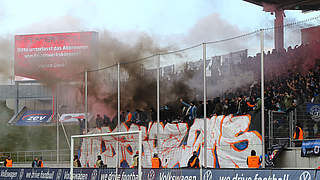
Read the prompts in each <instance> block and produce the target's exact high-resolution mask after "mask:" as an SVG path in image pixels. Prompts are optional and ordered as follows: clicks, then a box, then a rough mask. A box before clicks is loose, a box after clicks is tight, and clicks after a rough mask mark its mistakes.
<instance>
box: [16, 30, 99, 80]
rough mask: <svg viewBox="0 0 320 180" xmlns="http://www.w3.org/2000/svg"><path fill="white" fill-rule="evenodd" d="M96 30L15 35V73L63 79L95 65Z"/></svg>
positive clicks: (36, 77)
mask: <svg viewBox="0 0 320 180" xmlns="http://www.w3.org/2000/svg"><path fill="white" fill-rule="evenodd" d="M97 40H98V33H97V32H72V33H53V34H31V35H16V36H15V75H16V76H22V77H27V78H32V79H37V80H41V79H46V78H56V79H65V78H70V77H71V76H72V75H74V74H76V73H79V72H81V71H83V70H84V68H85V67H87V68H90V67H92V66H94V65H96V64H97V63H98V62H97V61H96V58H94V57H95V54H96V51H95V50H96V47H95V46H96V43H97Z"/></svg>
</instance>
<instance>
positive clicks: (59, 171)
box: [56, 169, 62, 179]
mask: <svg viewBox="0 0 320 180" xmlns="http://www.w3.org/2000/svg"><path fill="white" fill-rule="evenodd" d="M61 174H62V170H61V169H59V170H58V172H57V177H56V179H60V178H61Z"/></svg>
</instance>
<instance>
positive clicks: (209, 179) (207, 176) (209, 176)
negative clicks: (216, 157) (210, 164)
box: [203, 170, 212, 180]
mask: <svg viewBox="0 0 320 180" xmlns="http://www.w3.org/2000/svg"><path fill="white" fill-rule="evenodd" d="M203 180H212V172H211V171H210V170H207V171H206V172H205V173H204V175H203Z"/></svg>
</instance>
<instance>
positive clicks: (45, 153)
mask: <svg viewBox="0 0 320 180" xmlns="http://www.w3.org/2000/svg"><path fill="white" fill-rule="evenodd" d="M8 156H11V158H12V160H13V162H15V163H28V162H32V161H33V160H34V159H35V158H38V159H39V158H42V160H43V161H56V159H57V151H56V150H40V151H13V152H0V159H1V160H4V159H6V158H7V157H8ZM59 156H60V160H61V161H69V158H70V157H69V156H70V150H68V149H60V150H59Z"/></svg>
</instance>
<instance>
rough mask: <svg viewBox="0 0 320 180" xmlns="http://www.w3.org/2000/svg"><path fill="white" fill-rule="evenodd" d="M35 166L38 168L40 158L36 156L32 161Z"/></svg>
mask: <svg viewBox="0 0 320 180" xmlns="http://www.w3.org/2000/svg"><path fill="white" fill-rule="evenodd" d="M31 166H32V167H33V168H37V167H38V158H37V157H35V158H34V160H33V161H32V165H31Z"/></svg>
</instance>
